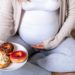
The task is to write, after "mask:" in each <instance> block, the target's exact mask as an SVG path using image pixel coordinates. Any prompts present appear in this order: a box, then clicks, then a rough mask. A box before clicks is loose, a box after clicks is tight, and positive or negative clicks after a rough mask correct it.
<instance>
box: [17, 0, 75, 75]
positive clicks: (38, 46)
mask: <svg viewBox="0 0 75 75" xmlns="http://www.w3.org/2000/svg"><path fill="white" fill-rule="evenodd" d="M23 1H27V0H18V2H23ZM28 1H29V2H30V0H28ZM56 39H58V38H54V39H53V40H52V41H51V42H52V43H53V42H55V41H56ZM32 47H33V48H37V49H40V50H43V49H45V47H44V41H43V42H41V43H39V44H37V45H33V46H32ZM51 75H75V72H70V73H69V72H67V73H58V72H52V73H51Z"/></svg>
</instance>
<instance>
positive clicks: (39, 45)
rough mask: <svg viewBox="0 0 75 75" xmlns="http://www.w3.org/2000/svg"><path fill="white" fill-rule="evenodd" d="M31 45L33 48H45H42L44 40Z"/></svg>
mask: <svg viewBox="0 0 75 75" xmlns="http://www.w3.org/2000/svg"><path fill="white" fill-rule="evenodd" d="M32 47H33V48H37V49H45V48H44V42H41V43H39V44H37V45H33V46H32Z"/></svg>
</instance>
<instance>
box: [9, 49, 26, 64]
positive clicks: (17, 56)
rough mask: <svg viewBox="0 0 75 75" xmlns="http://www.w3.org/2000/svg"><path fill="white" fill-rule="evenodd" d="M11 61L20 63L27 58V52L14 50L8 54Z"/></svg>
mask: <svg viewBox="0 0 75 75" xmlns="http://www.w3.org/2000/svg"><path fill="white" fill-rule="evenodd" d="M10 60H11V62H15V63H21V62H24V61H25V60H27V53H25V52H24V51H20V50H19V51H14V52H12V53H11V54H10Z"/></svg>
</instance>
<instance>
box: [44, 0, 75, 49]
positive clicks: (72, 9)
mask: <svg viewBox="0 0 75 75" xmlns="http://www.w3.org/2000/svg"><path fill="white" fill-rule="evenodd" d="M68 12H69V13H68V17H67V19H66V21H65V22H64V25H63V26H62V28H61V29H60V31H59V33H58V34H57V35H56V37H55V38H54V40H53V41H50V42H49V40H48V41H46V42H44V44H45V45H44V46H45V48H46V49H52V48H55V47H57V46H58V45H59V44H60V43H61V42H62V41H63V40H64V38H65V37H67V36H69V35H70V33H71V31H72V29H73V28H74V27H75V0H69V10H68Z"/></svg>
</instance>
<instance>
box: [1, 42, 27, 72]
mask: <svg viewBox="0 0 75 75" xmlns="http://www.w3.org/2000/svg"><path fill="white" fill-rule="evenodd" d="M11 43H12V44H13V45H14V47H15V48H14V51H18V50H21V51H24V52H26V53H27V55H28V52H27V49H26V48H25V47H24V46H22V45H20V44H18V43H13V42H11ZM26 62H27V60H25V61H24V62H22V63H11V64H10V65H9V66H8V67H6V68H3V69H0V70H2V71H13V70H17V69H19V68H21V67H23V66H24V65H25V64H26Z"/></svg>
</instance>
